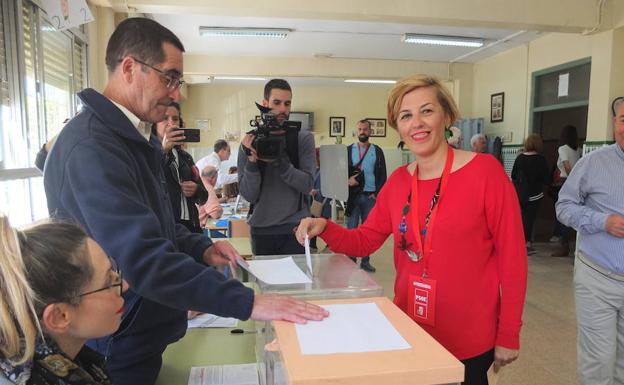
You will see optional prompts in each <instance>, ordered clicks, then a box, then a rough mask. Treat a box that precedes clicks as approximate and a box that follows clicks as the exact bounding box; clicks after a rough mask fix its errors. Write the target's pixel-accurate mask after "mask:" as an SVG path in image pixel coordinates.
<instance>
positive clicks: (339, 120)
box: [329, 116, 345, 137]
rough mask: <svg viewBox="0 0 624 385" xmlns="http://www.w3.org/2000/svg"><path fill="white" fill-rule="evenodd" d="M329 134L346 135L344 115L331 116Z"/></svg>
mask: <svg viewBox="0 0 624 385" xmlns="http://www.w3.org/2000/svg"><path fill="white" fill-rule="evenodd" d="M329 136H334V137H336V136H345V118H344V116H331V117H330V118H329Z"/></svg>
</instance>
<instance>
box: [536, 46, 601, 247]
mask: <svg viewBox="0 0 624 385" xmlns="http://www.w3.org/2000/svg"><path fill="white" fill-rule="evenodd" d="M590 72H591V58H585V59H581V60H578V61H575V62H570V63H565V64H562V65H559V66H556V67H551V68H547V69H544V70H541V71H537V72H534V73H533V75H532V83H533V94H532V97H531V115H530V116H531V122H530V132H532V133H537V134H540V135H541V137H542V140H543V141H544V151H543V155H544V157H545V158H546V161H547V162H548V165H549V171H552V170H553V169H554V166H555V164H556V162H557V158H558V152H557V150H558V148H559V137H560V134H561V129H562V128H563V127H564V126H566V125H568V124H570V125H573V126H575V127H576V129H577V133H578V138H579V147H581V146H582V144H583V142H584V141H585V138H586V137H587V110H588V105H589V84H590ZM554 225H555V202H554V200H553V198H552V197H550V196H549V195H548V194H546V196H545V198H544V199H543V200H542V204H541V205H540V209H539V211H538V214H537V218H536V221H535V225H534V231H533V240H534V241H536V242H545V241H548V240H549V239H550V237H551V236H552V235H553V229H554Z"/></svg>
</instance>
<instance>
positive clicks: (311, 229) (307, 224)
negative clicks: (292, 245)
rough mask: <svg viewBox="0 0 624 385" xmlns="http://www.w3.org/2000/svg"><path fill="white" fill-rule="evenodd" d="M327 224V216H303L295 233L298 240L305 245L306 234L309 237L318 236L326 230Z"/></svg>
mask: <svg viewBox="0 0 624 385" xmlns="http://www.w3.org/2000/svg"><path fill="white" fill-rule="evenodd" d="M325 226H327V219H325V218H303V219H302V220H301V222H300V223H299V226H297V231H296V233H295V235H296V236H297V241H299V243H301V244H302V245H303V243H304V242H305V237H306V234H307V235H308V237H309V238H312V237H316V236H317V235H319V234H320V233H322V232H323V231H324V230H325Z"/></svg>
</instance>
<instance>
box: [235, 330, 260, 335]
mask: <svg viewBox="0 0 624 385" xmlns="http://www.w3.org/2000/svg"><path fill="white" fill-rule="evenodd" d="M257 332H258V331H257V330H243V329H232V330H230V333H231V334H244V333H257Z"/></svg>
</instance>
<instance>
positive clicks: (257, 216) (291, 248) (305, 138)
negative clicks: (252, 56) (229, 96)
mask: <svg viewBox="0 0 624 385" xmlns="http://www.w3.org/2000/svg"><path fill="white" fill-rule="evenodd" d="M291 99H292V90H291V88H290V85H289V84H288V82H287V81H285V80H283V79H272V80H270V81H269V82H268V83H267V84H266V85H265V86H264V99H263V100H262V105H263V106H265V107H269V108H271V113H272V114H273V115H275V117H276V120H277V123H278V124H280V125H281V124H282V123H283V122H284V121H286V120H288V117H289V115H290V105H291ZM291 134H292V133H291ZM270 135H283V136H288V133H287V132H286V130H279V131H273V132H271V134H270ZM254 139H255V135H254V134H247V135H245V137H244V138H243V140H242V142H241V146H240V149H239V153H238V179H239V183H240V193H241V195H242V196H243V198H245V199H246V200H248V201H249V202H250V203H252V204H253V214H252V215H251V216H250V218H249V225H250V226H251V244H252V249H253V253H254V254H255V255H280V254H303V252H304V249H303V247H302V246H301V245H300V244H299V242H297V239H296V238H295V234H294V232H293V229H294V228H295V227H296V226H297V224H298V223H299V221H300V220H301V219H302V218H305V217H309V216H310V210H309V206H308V203H307V200H306V198H307V195H308V194H309V192H310V190H312V188H313V187H314V177H313V176H314V169H315V161H314V136H313V135H312V133H311V132H308V131H300V132H299V133H298V137H297V138H296V139H297V140H296V141H294V143H296V144H297V149H296V151H294V149H293V148H288V150H289V151H290V152H291V154H292V153H293V152H294V153H295V154H298V159H295V162H293V158H296V157H293V156H289V155H288V154H287V153H286V151H284V152H283V153H282V154H281V155H280V156H279V157H278V158H277V159H275V160H272V161H269V160H262V159H259V158H258V156H257V153H256V150H255V149H254ZM287 143H289V144H287V146H290V145H291V144H290V143H293V142H292V141H287ZM245 149H247V150H248V151H247V153H249V154H250V155H247V153H246V151H245ZM293 163H298V164H293Z"/></svg>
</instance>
